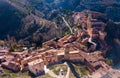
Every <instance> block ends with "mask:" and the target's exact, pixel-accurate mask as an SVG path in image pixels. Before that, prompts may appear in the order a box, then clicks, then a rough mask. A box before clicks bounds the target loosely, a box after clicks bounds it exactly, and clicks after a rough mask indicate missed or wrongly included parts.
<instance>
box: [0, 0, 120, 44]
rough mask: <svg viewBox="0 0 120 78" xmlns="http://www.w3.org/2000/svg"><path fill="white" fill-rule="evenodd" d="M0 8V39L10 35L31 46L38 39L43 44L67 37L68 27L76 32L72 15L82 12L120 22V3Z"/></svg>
mask: <svg viewBox="0 0 120 78" xmlns="http://www.w3.org/2000/svg"><path fill="white" fill-rule="evenodd" d="M4 1H6V2H4ZM91 5H92V6H91ZM8 7H9V8H8ZM0 8H1V12H0V39H3V38H6V36H7V35H10V36H14V37H15V38H16V39H17V40H21V39H22V40H27V41H31V42H34V41H37V40H36V36H39V35H41V36H40V37H42V38H43V41H47V40H50V39H53V38H56V37H61V36H63V35H66V34H69V33H70V31H69V28H68V27H67V26H68V25H67V23H68V24H69V26H70V27H71V28H72V29H74V30H75V28H76V25H74V24H73V19H72V14H73V13H74V12H75V11H77V12H80V11H83V10H85V9H90V10H93V11H97V12H102V13H104V14H106V15H107V17H108V19H111V20H113V21H120V18H119V17H120V10H119V9H120V2H119V0H110V1H107V0H89V1H88V0H1V1H0ZM2 8H3V9H2ZM63 18H65V19H63ZM66 22H67V23H66ZM38 39H39V37H38Z"/></svg>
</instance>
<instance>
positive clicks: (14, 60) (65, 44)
mask: <svg viewBox="0 0 120 78" xmlns="http://www.w3.org/2000/svg"><path fill="white" fill-rule="evenodd" d="M84 13H85V12H79V13H78V12H77V13H75V14H74V15H73V19H74V23H75V24H78V25H82V29H83V30H80V31H78V32H77V33H75V34H72V35H67V36H64V37H63V38H61V39H59V40H57V41H56V40H50V41H48V42H45V43H43V47H42V48H41V49H39V50H34V51H32V52H30V53H25V52H16V53H12V52H9V51H7V50H0V65H1V68H2V67H3V68H7V69H10V70H12V71H14V72H19V71H25V70H29V71H30V72H31V73H32V74H33V75H35V76H38V75H41V74H44V73H45V72H44V67H45V66H47V67H48V66H50V65H53V64H56V63H60V62H63V61H67V60H69V61H72V62H82V63H84V64H85V65H86V66H87V68H88V69H89V71H90V72H91V73H93V72H96V71H103V70H104V71H106V70H108V69H110V68H111V67H110V66H109V65H107V64H106V63H105V61H106V60H105V58H104V57H103V55H104V54H105V53H106V51H107V44H106V42H105V41H104V37H105V35H106V34H104V33H105V32H104V28H105V23H103V22H101V21H99V20H97V17H101V16H102V17H104V15H103V14H100V15H99V13H98V14H96V12H95V13H94V12H91V11H87V12H86V13H87V14H88V15H85V14H84ZM93 17H94V19H93ZM98 43H100V45H98ZM85 44H87V45H88V44H89V45H88V46H86V45H85ZM98 46H100V47H99V50H97V47H98ZM86 57H87V58H86Z"/></svg>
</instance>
